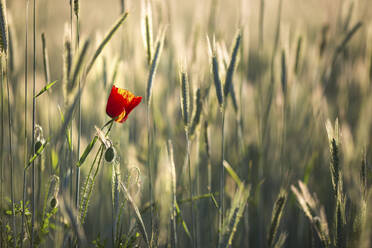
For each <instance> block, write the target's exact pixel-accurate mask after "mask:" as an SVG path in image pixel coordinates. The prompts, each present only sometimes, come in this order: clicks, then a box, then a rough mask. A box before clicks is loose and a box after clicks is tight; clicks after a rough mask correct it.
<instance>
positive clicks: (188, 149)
mask: <svg viewBox="0 0 372 248" xmlns="http://www.w3.org/2000/svg"><path fill="white" fill-rule="evenodd" d="M186 143H187V148H186V149H187V150H186V154H187V169H188V174H189V175H188V176H189V189H190V191H189V196H190V199H191V221H192V222H191V223H192V245H193V247H196V230H195V215H194V199H193V185H192V178H191V161H190V138H189V131H188V128H186Z"/></svg>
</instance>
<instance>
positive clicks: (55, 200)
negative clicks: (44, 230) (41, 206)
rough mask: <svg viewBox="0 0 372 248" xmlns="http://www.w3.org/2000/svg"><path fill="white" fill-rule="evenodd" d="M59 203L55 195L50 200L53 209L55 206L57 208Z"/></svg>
mask: <svg viewBox="0 0 372 248" xmlns="http://www.w3.org/2000/svg"><path fill="white" fill-rule="evenodd" d="M57 204H58V200H57V199H56V198H55V197H53V198H52V199H51V200H50V207H51V208H52V209H53V208H55V207H56V206H57Z"/></svg>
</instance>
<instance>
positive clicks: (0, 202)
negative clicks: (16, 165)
mask: <svg viewBox="0 0 372 248" xmlns="http://www.w3.org/2000/svg"><path fill="white" fill-rule="evenodd" d="M0 91H1V93H0V94H1V137H0V139H1V144H0V145H1V147H0V148H1V150H0V166H1V168H0V170H1V171H0V172H1V174H0V208H1V209H3V182H4V176H3V175H4V169H3V166H4V163H3V148H4V92H3V75H1V89H0ZM0 231H1V232H2V231H3V226H2V225H1V226H0Z"/></svg>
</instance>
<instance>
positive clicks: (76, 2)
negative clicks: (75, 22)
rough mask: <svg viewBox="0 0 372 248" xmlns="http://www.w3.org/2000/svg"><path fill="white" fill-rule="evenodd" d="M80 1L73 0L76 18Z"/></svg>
mask: <svg viewBox="0 0 372 248" xmlns="http://www.w3.org/2000/svg"><path fill="white" fill-rule="evenodd" d="M79 10H80V3H79V0H74V13H75V16H76V17H77V18H79Z"/></svg>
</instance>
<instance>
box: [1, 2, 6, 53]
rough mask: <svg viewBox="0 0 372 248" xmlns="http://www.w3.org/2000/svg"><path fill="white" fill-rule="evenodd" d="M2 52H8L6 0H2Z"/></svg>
mask: <svg viewBox="0 0 372 248" xmlns="http://www.w3.org/2000/svg"><path fill="white" fill-rule="evenodd" d="M0 52H1V53H5V54H7V52H8V30H7V20H6V4H5V0H1V2H0Z"/></svg>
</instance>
